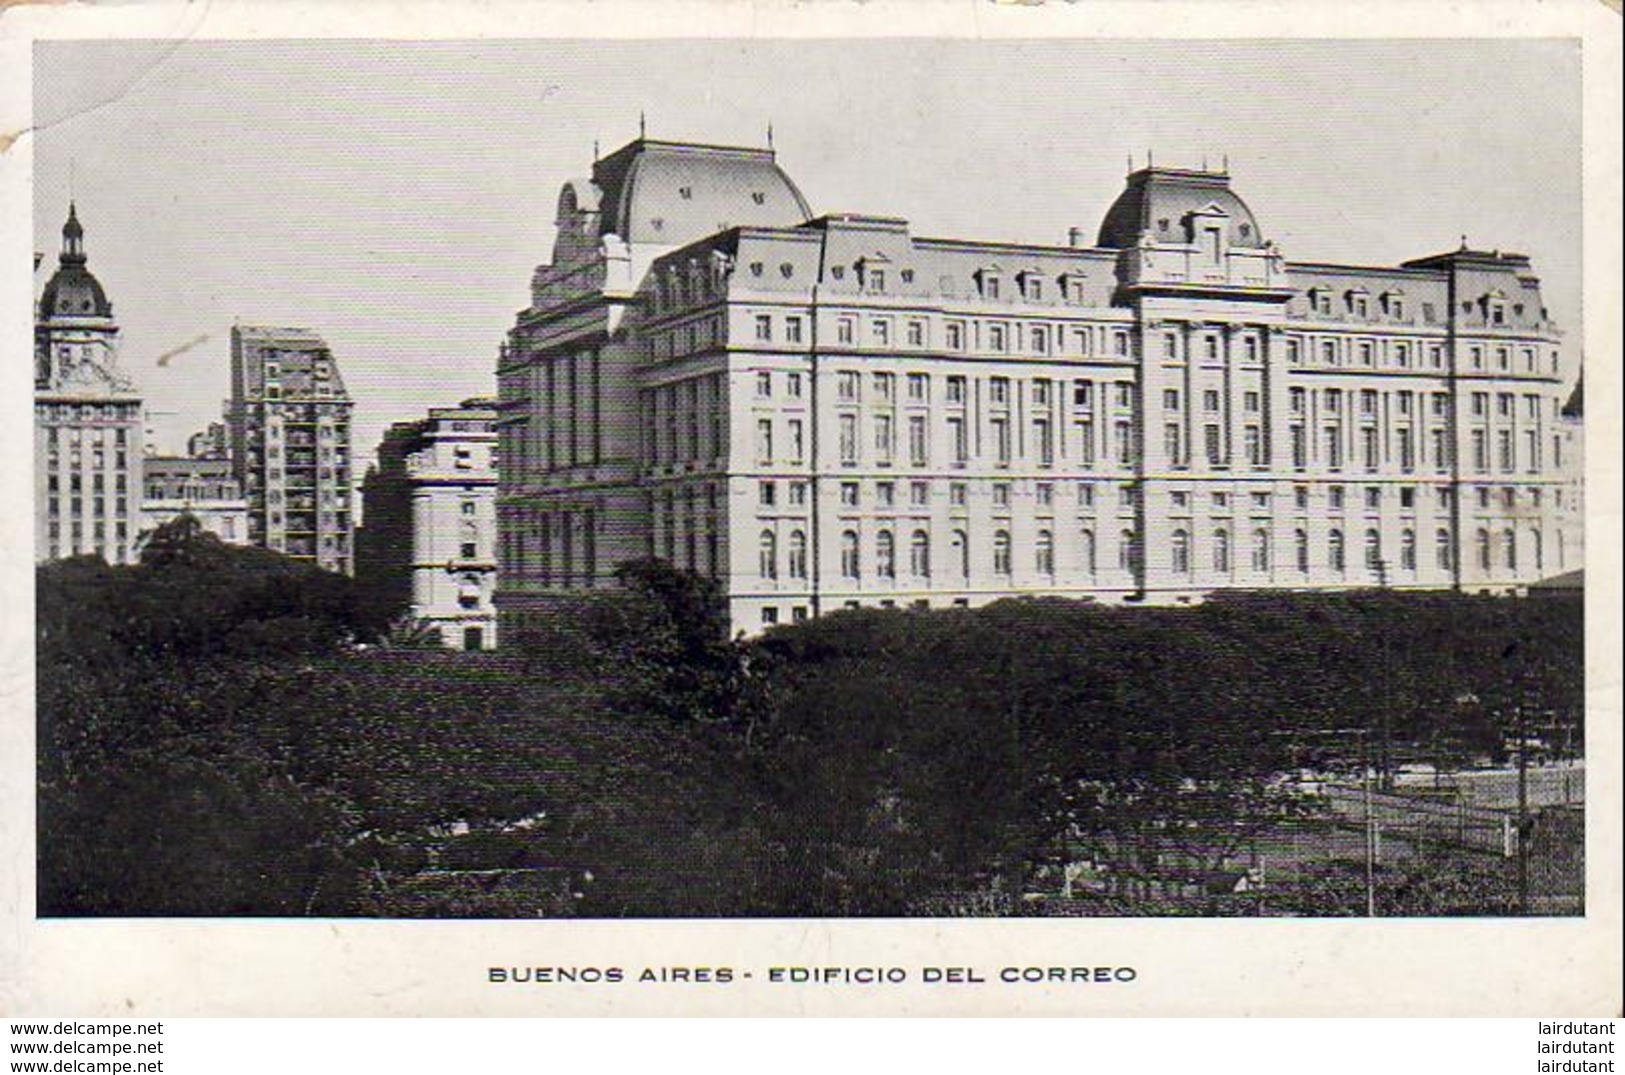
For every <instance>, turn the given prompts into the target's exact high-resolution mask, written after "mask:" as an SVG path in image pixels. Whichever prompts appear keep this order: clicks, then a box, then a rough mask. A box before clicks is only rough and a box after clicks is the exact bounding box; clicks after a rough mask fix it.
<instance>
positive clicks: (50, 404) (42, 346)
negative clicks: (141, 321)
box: [34, 205, 142, 564]
mask: <svg viewBox="0 0 1625 1075" xmlns="http://www.w3.org/2000/svg"><path fill="white" fill-rule="evenodd" d="M86 261H87V259H86V256H85V229H84V226H83V225H82V224H80V223H79V212H78V207H77V206H74V205H70V206H69V207H68V220H67V223H65V224H63V225H62V252H61V254H60V255H59V257H58V259H57V269H56V271H55V272H54V273H52V274H51V278H50V280H48V281H47V282H46V284H45V289H44V291H42V292H41V294H40V300H39V306H38V309H37V311H36V317H35V322H34V504H35V525H34V542H35V559H36V560H55V559H59V558H62V557H68V556H78V555H84V554H90V555H96V556H100V557H102V558H103V559H105V560H107V561H108V562H109V563H114V564H123V563H134V562H135V559H136V547H137V539H138V537H139V534H140V522H141V493H142V466H141V464H142V443H141V442H142V413H141V397H140V396H139V395H137V394H136V392H135V389H134V388H133V387H132V386H131V384H130V382H129V379H128V378H126V377H125V376H124V375H123V373H122V372H121V371H120V370H119V368H118V331H119V330H118V325H117V323H116V322H114V320H113V304H112V303H110V302H109V301H107V292H106V291H104V290H103V288H102V285H101V282H100V281H99V280H97V279H96V277H95V276H94V275H92V274H91V272H90V269H89V268H88V267H87V265H86Z"/></svg>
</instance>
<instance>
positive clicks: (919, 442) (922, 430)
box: [908, 415, 930, 467]
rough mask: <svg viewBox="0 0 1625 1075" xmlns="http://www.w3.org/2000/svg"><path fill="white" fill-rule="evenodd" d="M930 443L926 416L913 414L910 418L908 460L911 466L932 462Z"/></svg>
mask: <svg viewBox="0 0 1625 1075" xmlns="http://www.w3.org/2000/svg"><path fill="white" fill-rule="evenodd" d="M929 443H930V442H929V438H928V436H927V432H926V427H925V418H924V417H923V416H922V415H913V416H911V417H910V418H909V420H908V461H909V464H910V465H911V466H916V467H923V466H925V465H926V464H927V463H928V462H930V453H929V451H928V445H929Z"/></svg>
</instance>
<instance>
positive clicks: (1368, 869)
mask: <svg viewBox="0 0 1625 1075" xmlns="http://www.w3.org/2000/svg"><path fill="white" fill-rule="evenodd" d="M1360 773H1361V776H1362V777H1363V779H1362V781H1361V784H1362V786H1363V788H1364V791H1365V915H1366V917H1367V918H1376V917H1377V813H1376V810H1375V808H1374V806H1373V804H1372V801H1371V729H1370V728H1364V729H1361V733H1360Z"/></svg>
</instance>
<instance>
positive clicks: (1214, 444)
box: [1202, 424, 1224, 467]
mask: <svg viewBox="0 0 1625 1075" xmlns="http://www.w3.org/2000/svg"><path fill="white" fill-rule="evenodd" d="M1202 444H1203V446H1204V447H1205V448H1206V450H1207V462H1208V466H1212V467H1216V466H1219V465H1221V464H1222V463H1223V462H1224V441H1223V439H1222V438H1221V437H1220V435H1219V427H1218V426H1217V425H1212V424H1209V425H1206V426H1203V427H1202Z"/></svg>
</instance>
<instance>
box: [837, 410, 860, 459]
mask: <svg viewBox="0 0 1625 1075" xmlns="http://www.w3.org/2000/svg"><path fill="white" fill-rule="evenodd" d="M840 453H841V465H842V466H846V467H855V466H857V465H858V416H857V415H855V414H843V415H841V417H840Z"/></svg>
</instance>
